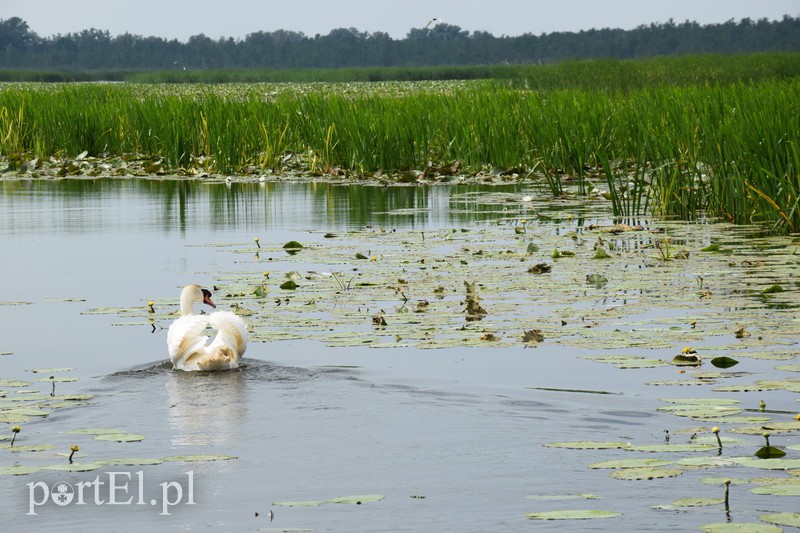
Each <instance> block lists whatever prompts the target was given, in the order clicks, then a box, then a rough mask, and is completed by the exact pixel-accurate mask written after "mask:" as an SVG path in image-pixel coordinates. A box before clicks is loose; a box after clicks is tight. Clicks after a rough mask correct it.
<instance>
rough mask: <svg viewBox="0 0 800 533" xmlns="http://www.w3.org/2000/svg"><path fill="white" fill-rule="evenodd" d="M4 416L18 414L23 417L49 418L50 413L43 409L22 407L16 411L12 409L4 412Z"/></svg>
mask: <svg viewBox="0 0 800 533" xmlns="http://www.w3.org/2000/svg"><path fill="white" fill-rule="evenodd" d="M3 414H17V415H22V416H47V415H49V414H50V411H44V410H42V409H33V408H30V407H20V408H16V409H10V410H8V411H3Z"/></svg>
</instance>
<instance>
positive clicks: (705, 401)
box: [659, 398, 741, 406]
mask: <svg viewBox="0 0 800 533" xmlns="http://www.w3.org/2000/svg"><path fill="white" fill-rule="evenodd" d="M659 400H660V401H662V402H667V403H676V404H680V405H708V406H711V405H736V404H739V403H741V401H740V400H733V399H731V398H659Z"/></svg>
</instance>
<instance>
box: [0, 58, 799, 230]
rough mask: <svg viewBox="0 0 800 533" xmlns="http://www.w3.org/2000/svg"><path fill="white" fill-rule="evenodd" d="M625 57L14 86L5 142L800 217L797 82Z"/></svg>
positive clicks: (791, 226) (667, 211)
mask: <svg viewBox="0 0 800 533" xmlns="http://www.w3.org/2000/svg"><path fill="white" fill-rule="evenodd" d="M749 60H754V59H753V58H750V59H748V61H749ZM794 62H797V60H795V61H794ZM667 64H669V65H671V66H669V67H668V66H664V65H667ZM660 65H661V66H660ZM787 65H788V66H787V67H786V70H785V71H784V72H791V68H793V67H792V66H791V65H789V64H788V63H787ZM629 67H630V68H638V67H631V66H629V65H627V64H626V65H622V66H621V67H620V72H618V73H617V75H613V74H612V73H609V78H608V79H607V80H605V81H602V80H596V81H597V83H598V84H599V85H598V87H597V88H576V87H574V85H575V84H576V83H573V81H571V80H579V79H582V78H587V77H590V74H591V72H589V71H585V72H584V73H583V74H581V72H580V70H575V71H567V70H564V71H562V73H563V74H564V77H563V79H562V84H563V85H564V86H566V87H567V88H563V89H548V90H545V89H540V90H526V89H521V88H519V87H521V84H523V83H524V82H522V81H521V80H523V79H525V78H524V77H520V78H519V82H518V83H513V84H510V85H509V84H508V83H502V82H497V81H480V82H479V81H475V82H424V83H372V84H359V83H351V84H247V85H219V86H209V85H182V86H180V87H176V86H165V85H143V84H78V85H19V84H11V85H6V86H3V87H2V91H0V152H1V153H2V154H3V156H4V157H5V158H7V159H8V161H9V162H10V165H9V168H10V169H11V170H15V169H18V168H20V166H21V167H22V168H23V169H24V170H26V171H28V170H30V169H34V170H35V169H36V167H37V165H41V164H43V162H44V161H46V160H47V159H48V158H52V157H56V158H62V157H67V158H70V157H73V158H74V157H76V156H77V155H78V154H81V153H82V152H84V151H85V152H87V154H88V155H89V156H103V157H112V158H113V157H119V156H123V155H127V156H130V157H154V158H155V159H156V160H162V161H163V163H161V164H158V165H154V166H153V168H154V169H156V168H157V169H158V170H160V171H167V172H173V171H176V170H178V169H188V170H189V171H197V170H199V171H209V172H224V173H243V172H248V173H251V172H263V171H266V170H267V169H269V170H273V171H276V172H279V171H280V170H281V169H282V168H283V167H284V166H285V165H287V164H288V163H289V161H290V160H291V162H292V164H295V165H296V164H298V162H299V164H302V165H303V167H304V169H305V170H307V171H308V172H309V173H332V172H347V173H348V174H349V175H362V176H364V175H367V176H369V175H372V174H373V173H376V172H380V171H384V172H389V171H398V172H397V173H396V174H394V175H390V177H392V176H393V177H395V178H397V179H401V180H403V181H414V180H416V179H420V178H424V177H430V176H431V175H436V174H450V173H460V174H471V173H476V172H479V171H487V170H494V171H495V173H496V174H498V173H502V172H503V169H506V170H509V171H511V172H513V173H516V174H518V175H520V176H522V177H526V176H527V177H528V178H530V179H539V180H541V181H542V183H544V184H546V185H547V187H548V188H549V189H550V190H551V191H552V193H553V194H556V195H558V194H562V193H563V192H564V187H565V184H566V182H567V181H570V180H574V181H577V184H578V190H579V191H580V192H581V193H587V194H588V193H591V192H592V191H593V190H595V189H597V190H601V191H608V193H609V194H608V195H607V196H609V197H610V198H611V201H612V205H613V210H614V213H615V214H616V215H637V214H643V213H645V212H650V213H653V212H654V213H658V214H663V215H678V216H681V217H684V218H690V217H693V216H695V215H697V214H698V213H700V212H707V213H709V214H710V215H711V216H717V217H722V218H724V219H726V220H732V221H736V222H754V221H756V222H770V223H774V224H775V227H776V229H779V230H789V231H797V230H798V229H800V209H798V199H797V198H798V193H800V148H799V147H798V135H800V79H799V78H796V77H792V76H789V75H786V76H783V75H777V74H776V75H775V76H767V75H766V73H767V71H766V70H765V71H762V73H761V74H760V75H754V77H755V78H758V81H747V82H745V81H735V82H732V83H720V82H719V79H717V80H711V79H706V80H705V83H703V79H697V81H696V82H694V83H688V82H687V84H685V85H675V84H670V83H668V82H667V81H665V78H666V77H667V73H668V72H670V69H672V70H671V71H673V72H675V75H676V76H680V75H681V73H683V74H684V75H686V74H687V73H689V75H692V74H691V73H692V72H695V73H697V72H700V71H702V70H703V68H705V67H703V66H702V65H701V64H699V63H698V64H688V65H686V66H684V67H683V68H680V65H678V64H674V63H669V62H667V63H665V64H662V63H661V60H653V61H652V63H651V68H650V69H648V70H647V72H650V73H651V76H652V79H649V81H647V80H645V81H644V82H641V83H640V84H641V85H643V87H635V86H634V87H624V88H623V87H618V86H615V85H614V83H613V80H618V81H619V80H623V79H629V78H631V77H630V76H628V75H627V74H624V72H625V69H627V68H629ZM562 68H564V69H566V68H567V65H565V66H562ZM575 68H576V69H578V66H577V64H576V66H575ZM659 69H662V70H663V73H662V74H658V72H660V70H659ZM733 71H734V69H733V68H732V67H731V69H730V70H727V71H726V70H725V69H722V68H721V70H720V75H719V78H720V79H721V78H724V77H725V76H728V77H731V79H734V78H736V77H737V76H739V75H734V74H732V72H733ZM539 72H543V71H539ZM568 72H572V74H569V75H567V73H568ZM643 72H644V71H643ZM742 72H743V71H742ZM570 76H571V77H570ZM784 78H786V79H784ZM528 79H529V80H533V79H534V78H533V77H531V78H528ZM631 79H632V78H631ZM530 83H531V82H530V81H529V82H528V86H530ZM548 83H551V84H552V85H555V82H548ZM618 89H624V90H618ZM289 153H291V154H294V156H293V157H292V158H291V159H289V158H287V157H286V155H287V154H289ZM34 159H35V160H36V163H35V164H32V165H30V164H25V162H26V161H30V160H34ZM77 169H78V171H80V167H79V166H78V167H77ZM110 170H111V171H113V169H110ZM411 171H417V172H416V173H414V172H411ZM59 172H60V173H61V175H65V174H68V173H75V170H74V169H73V168H72V167H69V166H67V165H66V164H65V165H64V166H62V167H61V168H60V169H59ZM420 172H421V174H420Z"/></svg>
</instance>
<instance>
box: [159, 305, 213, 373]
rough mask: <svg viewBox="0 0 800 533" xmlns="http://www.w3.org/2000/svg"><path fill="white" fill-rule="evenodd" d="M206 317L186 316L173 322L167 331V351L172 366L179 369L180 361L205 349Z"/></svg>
mask: <svg viewBox="0 0 800 533" xmlns="http://www.w3.org/2000/svg"><path fill="white" fill-rule="evenodd" d="M207 327H208V315H187V316H182V317H180V318H178V319H177V320H175V322H173V323H172V324H171V325H170V326H169V330H168V331H167V349H168V350H169V358H170V359H171V360H172V364H173V365H175V366H176V367H180V366H179V365H180V363H181V362H182V360H184V359H186V358H187V357H188V356H189V355H190V354H192V353H193V352H195V351H197V350H200V349H202V348H205V346H206V344H207V343H208V335H205V334H204V333H205V330H206V328H207Z"/></svg>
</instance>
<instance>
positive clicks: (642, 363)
mask: <svg viewBox="0 0 800 533" xmlns="http://www.w3.org/2000/svg"><path fill="white" fill-rule="evenodd" d="M614 366H615V367H616V368H620V369H623V370H624V369H634V368H656V367H659V366H667V363H666V362H664V361H662V360H661V359H631V360H629V361H620V362H618V363H614Z"/></svg>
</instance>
